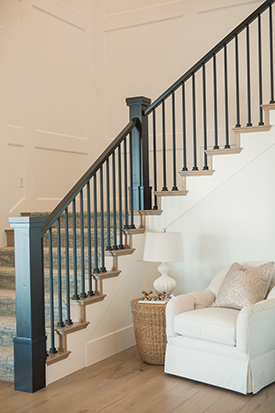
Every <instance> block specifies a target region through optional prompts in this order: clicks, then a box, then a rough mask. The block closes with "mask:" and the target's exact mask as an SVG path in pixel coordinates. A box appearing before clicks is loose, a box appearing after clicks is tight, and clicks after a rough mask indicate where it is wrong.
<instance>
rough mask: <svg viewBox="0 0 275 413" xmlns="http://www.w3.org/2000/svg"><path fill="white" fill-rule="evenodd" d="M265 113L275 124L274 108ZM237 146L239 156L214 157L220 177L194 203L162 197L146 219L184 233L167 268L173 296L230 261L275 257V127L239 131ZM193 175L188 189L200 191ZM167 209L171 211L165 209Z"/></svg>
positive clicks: (200, 285)
mask: <svg viewBox="0 0 275 413" xmlns="http://www.w3.org/2000/svg"><path fill="white" fill-rule="evenodd" d="M270 116H271V122H270V123H271V124H273V125H274V123H275V112H271V113H270ZM241 146H242V147H243V148H244V149H243V151H242V153H241V154H240V155H228V156H227V155H226V156H220V157H216V158H215V160H214V164H215V170H216V172H215V174H216V176H217V175H218V173H219V172H220V171H221V175H222V176H223V177H224V178H225V179H223V180H222V179H221V180H220V183H219V184H218V182H217V183H216V185H215V186H214V185H213V187H212V190H211V191H208V192H207V191H206V190H205V188H201V193H200V196H198V201H197V202H193V203H192V202H191V201H189V200H188V196H189V195H188V196H187V197H185V198H184V199H183V200H180V199H177V200H175V199H173V200H172V201H170V203H169V200H168V199H167V200H165V201H166V205H164V203H163V204H162V206H163V215H162V216H161V217H159V218H158V221H157V220H156V219H154V218H153V217H149V218H148V220H147V230H154V231H158V230H161V229H162V228H163V227H165V228H166V229H167V230H169V231H181V232H182V234H183V240H184V252H185V254H184V261H183V262H182V263H173V264H171V271H170V273H171V276H172V277H173V278H175V279H176V281H177V283H178V285H177V287H176V290H175V291H174V293H175V294H176V295H177V294H182V293H186V292H191V291H198V290H203V289H205V288H207V285H208V284H209V281H210V280H211V279H212V278H213V276H214V275H215V274H216V273H217V271H218V270H219V269H220V268H221V267H223V266H226V265H230V264H232V262H234V261H238V262H244V261H275V255H274V251H275V239H274V227H275V216H274V209H275V195H274V191H273V188H274V176H275V165H274V157H275V131H274V127H272V128H271V130H270V131H269V132H257V133H249V134H242V135H241ZM229 158H230V159H229ZM235 159H236V161H235ZM235 162H236V163H235ZM230 164H233V170H232V171H231V172H230V170H229V167H230ZM213 178H214V176H212V177H209V178H208V179H210V180H212V179H213ZM193 179H194V182H195V180H196V182H195V183H194V184H193V183H192V185H194V186H193V187H192V190H194V188H195V187H196V188H197V190H198V191H199V183H198V180H200V181H201V182H202V178H201V177H197V178H195V177H194V178H193ZM206 179H207V178H206V177H205V178H204V180H203V181H206ZM192 190H191V188H190V192H189V194H190V195H191V194H192ZM194 198H195V197H194ZM176 201H177V202H178V203H181V206H182V210H180V209H179V208H180V207H179V206H178V205H177V209H176V208H175V206H174V204H175V202H176ZM226 201H228V204H227V203H226ZM167 208H170V212H171V211H172V214H167ZM211 208H212V210H211ZM176 212H178V214H176ZM209 212H210V214H209ZM146 270H147V264H146V263H145V271H146Z"/></svg>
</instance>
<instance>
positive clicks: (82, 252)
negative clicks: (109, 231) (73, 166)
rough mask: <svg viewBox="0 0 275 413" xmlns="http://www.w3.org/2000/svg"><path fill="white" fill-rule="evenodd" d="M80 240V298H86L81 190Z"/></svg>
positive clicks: (81, 194) (81, 197) (81, 192)
mask: <svg viewBox="0 0 275 413" xmlns="http://www.w3.org/2000/svg"><path fill="white" fill-rule="evenodd" d="M79 194H80V240H81V294H80V298H86V297H87V294H86V292H85V261H84V222H83V190H82V189H81V191H80V193H79Z"/></svg>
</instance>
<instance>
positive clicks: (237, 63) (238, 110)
mask: <svg viewBox="0 0 275 413" xmlns="http://www.w3.org/2000/svg"><path fill="white" fill-rule="evenodd" d="M235 67H236V128H240V127H241V124H240V88H239V47H238V35H237V34H236V35H235Z"/></svg>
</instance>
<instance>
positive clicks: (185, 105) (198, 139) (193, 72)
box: [144, 0, 274, 209]
mask: <svg viewBox="0 0 275 413" xmlns="http://www.w3.org/2000/svg"><path fill="white" fill-rule="evenodd" d="M273 3H274V0H267V1H265V2H264V3H263V4H262V5H261V6H260V7H258V8H257V9H256V10H255V11H254V12H253V13H252V14H251V15H250V16H249V17H247V18H246V19H245V20H244V21H243V22H242V23H241V24H239V25H238V26H237V27H236V28H235V29H234V30H232V31H231V32H230V33H229V34H228V35H227V36H226V37H225V38H224V39H222V40H221V41H220V42H219V43H218V44H217V45H216V46H215V47H213V48H212V49H211V50H210V51H209V52H208V53H207V54H206V55H205V56H204V57H203V58H201V59H200V60H199V61H198V62H197V63H196V64H195V65H194V66H193V67H191V69H189V70H188V71H187V72H186V73H185V74H184V75H183V76H181V77H180V78H179V79H178V80H177V81H176V82H175V83H174V84H173V85H172V86H170V87H169V88H168V89H167V90H166V91H165V92H164V93H163V94H162V95H161V96H159V97H158V98H157V99H156V100H155V101H154V102H153V103H152V104H151V105H150V106H148V107H147V109H146V110H145V111H144V116H145V117H149V118H150V120H149V121H148V122H149V124H150V125H151V126H150V132H149V137H150V139H152V148H153V155H152V158H153V162H152V169H153V171H152V178H151V179H152V182H153V185H152V186H153V188H154V190H155V191H157V190H159V191H160V190H162V191H164V192H165V191H168V189H169V188H171V191H178V185H177V179H178V174H176V172H178V171H179V170H182V171H188V170H193V171H198V170H199V169H202V170H208V169H209V166H208V160H207V155H206V154H205V152H204V151H205V150H207V149H209V146H210V147H211V146H212V148H213V149H214V150H219V149H222V148H224V149H229V148H230V147H231V146H232V139H231V138H230V130H229V125H230V121H231V123H232V122H233V119H232V104H231V105H229V102H232V101H234V100H235V106H236V107H235V116H236V121H235V122H234V124H236V127H241V126H242V125H241V120H242V122H243V126H252V124H253V123H252V121H253V120H254V125H255V120H256V114H255V113H256V110H252V109H253V108H252V98H251V97H252V95H255V94H258V96H259V97H258V102H259V105H257V106H258V109H257V113H259V119H258V125H263V124H264V122H263V110H262V108H261V105H262V103H263V102H266V103H267V102H268V101H270V102H271V103H273V102H274V86H273V83H274V81H273V78H274V73H273V11H272V4H273ZM263 21H264V24H262V22H263ZM267 28H268V31H267V30H266V29H267ZM263 29H264V30H263ZM252 35H253V36H254V37H253V41H251V38H252ZM263 35H264V36H263ZM263 37H264V40H263ZM255 39H256V41H255ZM263 41H265V42H266V44H268V43H269V56H268V55H267V54H265V55H263V47H262V43H263ZM265 51H266V49H265ZM242 56H245V60H244V59H242V58H241V57H242ZM252 60H253V70H254V72H257V76H258V78H257V77H256V75H255V74H254V76H253V79H252V70H251V69H252ZM232 62H234V68H233V65H232ZM268 72H269V73H268ZM211 74H212V80H211ZM240 74H242V75H243V74H245V75H246V80H245V81H243V80H242V82H241V79H240ZM207 75H208V76H207ZM267 83H268V84H267ZM245 94H246V98H245V97H244V95H245ZM177 97H178V98H177ZM254 101H255V99H254ZM254 101H253V103H254ZM175 102H176V103H177V105H176V103H175ZM206 102H207V107H206ZM254 104H255V103H254ZM169 105H170V106H171V111H170V109H169ZM255 109H256V108H255ZM171 112H172V117H171V116H170V113H171ZM150 115H151V116H150ZM241 115H242V116H241ZM157 116H159V119H160V121H159V122H158V121H157V119H158V118H157ZM245 117H247V119H245ZM180 118H181V121H180ZM171 119H172V120H171ZM157 124H158V125H162V126H161V127H160V126H159V130H157ZM167 125H171V128H170V130H167V129H168V128H167ZM231 126H233V124H231ZM176 127H177V128H178V130H177V131H176ZM207 128H208V130H207ZM211 129H212V130H213V136H212V137H210V136H209V135H210V133H209V132H210V131H211ZM221 129H223V130H224V132H222V133H221ZM176 133H177V135H178V136H177V137H176ZM158 134H159V135H160V139H158ZM169 135H170V138H169ZM220 135H221V136H220ZM230 140H231V141H230ZM169 142H170V146H169ZM180 148H182V151H183V154H182V161H180V160H179V155H178V154H179V151H180V150H181V149H180ZM200 148H203V153H202V154H201V153H199V149H200ZM158 152H159V153H161V155H159V158H158V156H157V155H158ZM169 152H172V158H171V162H169V166H168V156H169ZM191 154H192V156H191ZM199 155H201V161H200V165H199ZM190 158H193V164H192V160H191V159H190ZM180 162H182V163H181V164H180ZM190 164H191V165H190ZM199 166H200V167H199ZM177 168H178V170H177ZM158 171H161V172H159V174H158V173H157V172H158ZM161 175H162V176H161ZM161 179H162V183H163V185H162V188H160V189H158V185H157V183H159V182H160V181H161ZM153 208H154V209H157V208H158V205H157V197H156V196H155V198H154V206H153Z"/></svg>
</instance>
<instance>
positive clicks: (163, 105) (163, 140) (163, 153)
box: [162, 100, 168, 191]
mask: <svg viewBox="0 0 275 413" xmlns="http://www.w3.org/2000/svg"><path fill="white" fill-rule="evenodd" d="M162 157H163V188H162V190H163V191H168V188H167V186H166V137H165V101H164V100H163V101H162Z"/></svg>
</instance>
